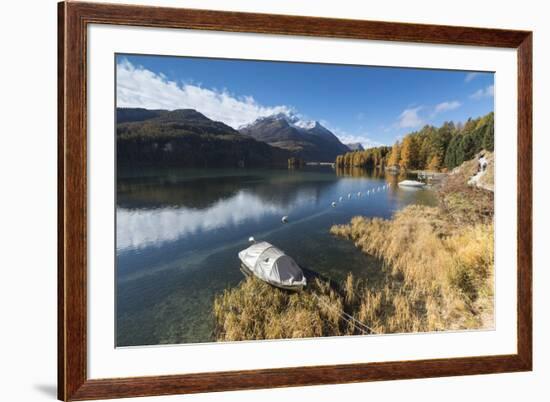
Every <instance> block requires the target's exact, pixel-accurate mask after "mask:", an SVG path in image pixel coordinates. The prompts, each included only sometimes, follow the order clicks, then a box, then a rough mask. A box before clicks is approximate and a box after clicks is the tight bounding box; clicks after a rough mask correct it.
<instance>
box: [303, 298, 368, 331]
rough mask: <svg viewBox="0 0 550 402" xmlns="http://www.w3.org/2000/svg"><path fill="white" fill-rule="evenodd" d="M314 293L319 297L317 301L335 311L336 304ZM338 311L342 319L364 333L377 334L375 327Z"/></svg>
mask: <svg viewBox="0 0 550 402" xmlns="http://www.w3.org/2000/svg"><path fill="white" fill-rule="evenodd" d="M312 295H313V296H314V297H315V298H316V299H317V301H318V302H319V303H321V304H323V305H324V306H325V307H326V308H329V309H332V310H333V311H336V310H334V306H331V305H330V304H328V303H326V302H325V301H324V300H323V299H321V297H320V296H319V295H317V294H315V293H312ZM336 312H337V313H338V314H339V315H340V318H341V319H342V320H344V321H345V322H347V323H348V324H351V325H353V326H354V327H355V328H356V329H358V330H359V331H361V332H362V333H363V335H368V334H376V333H377V332H376V331H375V330H374V329H372V328H371V327H369V326H368V325H366V324H364V323H362V322H361V321H359V320H358V319H356V318H355V317H353V316H351V315H349V314H348V313H346V312H345V311H342V312H340V311H336Z"/></svg>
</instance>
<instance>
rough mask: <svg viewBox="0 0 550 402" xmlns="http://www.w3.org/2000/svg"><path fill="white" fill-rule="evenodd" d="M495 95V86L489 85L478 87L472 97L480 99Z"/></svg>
mask: <svg viewBox="0 0 550 402" xmlns="http://www.w3.org/2000/svg"><path fill="white" fill-rule="evenodd" d="M494 95H495V86H494V85H489V86H488V87H485V88H482V89H478V90H477V91H475V92H474V93H473V94H471V95H470V98H472V99H475V100H479V99H483V98H490V97H493V96H494Z"/></svg>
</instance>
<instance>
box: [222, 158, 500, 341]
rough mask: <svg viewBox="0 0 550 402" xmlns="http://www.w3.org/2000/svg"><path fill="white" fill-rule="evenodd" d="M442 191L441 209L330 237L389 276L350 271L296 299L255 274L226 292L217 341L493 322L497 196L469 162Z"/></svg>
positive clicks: (361, 223) (339, 230)
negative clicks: (474, 181) (478, 183)
mask: <svg viewBox="0 0 550 402" xmlns="http://www.w3.org/2000/svg"><path fill="white" fill-rule="evenodd" d="M462 168H463V169H461V170H457V171H455V172H454V173H453V174H451V175H449V178H448V179H447V180H446V181H445V182H444V183H443V184H442V186H441V188H440V189H439V196H440V204H439V206H437V207H427V206H419V205H411V206H408V207H406V208H405V209H403V210H401V211H399V212H397V213H395V215H394V216H393V217H392V219H389V220H385V219H380V218H365V217H360V216H358V217H354V218H353V219H352V220H351V222H350V223H349V224H345V225H334V226H332V227H331V229H330V232H331V233H332V234H333V235H335V236H339V237H343V238H345V239H349V240H350V241H353V242H354V244H355V246H356V247H358V248H359V249H361V250H362V251H363V252H364V253H367V254H370V255H373V256H376V257H378V258H379V259H380V260H382V261H383V263H384V264H383V265H384V268H382V269H383V280H382V281H376V283H374V282H373V283H372V284H371V283H369V281H368V280H356V279H355V278H354V277H353V275H351V274H349V275H348V276H347V278H346V280H345V281H343V283H342V284H340V286H338V287H337V289H335V288H334V287H332V286H331V285H330V284H328V283H326V282H323V281H321V280H319V279H315V280H313V281H310V285H309V286H308V289H307V290H305V291H303V292H301V293H289V292H286V291H282V290H280V289H276V288H273V287H271V286H269V285H267V284H265V283H263V282H261V281H259V280H256V279H253V278H248V279H247V280H246V281H243V282H242V283H241V284H240V285H239V286H238V287H236V288H233V289H228V290H226V291H225V292H223V294H221V295H218V296H217V297H216V299H215V303H214V319H215V328H216V330H215V331H216V338H217V339H218V340H224V341H237V340H248V339H280V338H303V337H318V336H336V335H354V334H363V333H364V332H363V331H362V330H360V329H359V328H358V327H357V326H356V325H352V324H350V323H349V320H345V319H343V313H347V314H349V315H350V316H352V317H354V318H355V319H357V320H359V321H360V322H362V323H364V324H366V325H368V326H369V327H370V328H372V330H373V331H374V332H376V333H403V332H429V331H443V330H461V329H481V328H490V327H492V326H493V278H494V232H493V230H494V228H493V198H492V193H491V192H490V191H486V190H482V189H479V188H472V187H469V186H467V185H466V184H465V183H466V181H467V178H468V177H469V175H470V170H472V171H473V169H475V166H473V165H472V164H471V163H470V164H469V162H468V163H466V164H465V165H463V166H462Z"/></svg>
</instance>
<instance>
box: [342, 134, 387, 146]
mask: <svg viewBox="0 0 550 402" xmlns="http://www.w3.org/2000/svg"><path fill="white" fill-rule="evenodd" d="M334 134H335V135H336V136H337V137H338V139H339V140H340V141H341V142H342V143H343V144H355V143H360V144H361V145H363V148H365V149H367V148H374V147H380V146H382V145H385V144H383V143H381V142H378V141H375V140H372V139H370V138H369V137H366V136H362V135H353V134H346V133H343V132H334Z"/></svg>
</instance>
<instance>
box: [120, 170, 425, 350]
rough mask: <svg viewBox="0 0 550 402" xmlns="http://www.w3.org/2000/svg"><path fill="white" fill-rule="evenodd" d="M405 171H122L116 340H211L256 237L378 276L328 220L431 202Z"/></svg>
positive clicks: (326, 266)
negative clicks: (219, 310) (217, 313)
mask: <svg viewBox="0 0 550 402" xmlns="http://www.w3.org/2000/svg"><path fill="white" fill-rule="evenodd" d="M399 180H401V178H400V177H398V176H394V175H391V174H387V173H384V172H380V171H370V172H369V171H366V170H363V169H353V168H352V169H337V170H333V169H331V168H330V167H326V168H325V167H320V168H314V169H308V168H306V169H295V170H259V169H257V170H253V169H251V170H245V169H241V170H230V169H225V170H216V169H202V170H193V169H184V170H165V171H161V170H145V171H139V172H119V176H118V178H117V227H116V235H117V257H116V259H117V272H116V278H117V296H116V297H117V345H150V344H158V343H186V342H207V341H210V340H212V333H211V331H212V327H211V325H212V321H211V319H210V317H211V309H212V301H213V298H214V295H215V294H216V293H217V292H220V291H222V290H223V289H225V288H227V287H230V286H235V285H236V284H238V282H239V281H240V280H241V279H242V276H241V274H240V272H239V261H238V258H237V253H238V251H239V250H241V249H242V248H244V247H246V246H247V239H248V237H249V236H254V237H255V238H256V239H258V240H266V241H269V242H271V243H273V244H276V245H277V246H279V247H281V248H282V249H283V250H285V251H286V252H287V253H289V254H290V255H292V256H293V257H294V258H295V259H296V261H297V262H298V263H299V264H301V265H303V266H305V267H308V268H310V269H313V270H315V271H317V272H319V273H321V274H323V275H325V276H327V277H329V278H331V279H334V280H342V279H343V278H345V276H346V275H347V273H348V272H353V273H354V275H356V276H365V277H368V278H369V280H372V279H373V277H375V276H376V275H377V272H379V271H380V267H379V262H378V261H377V260H376V259H374V258H372V257H368V256H366V255H365V254H363V253H361V252H360V251H359V250H357V249H356V248H355V247H354V246H353V244H352V243H351V242H348V241H344V240H342V239H339V238H335V237H333V236H331V235H330V233H329V229H330V227H331V226H332V225H333V224H342V223H347V222H349V220H350V219H351V218H352V217H353V216H356V215H364V216H377V217H382V218H389V217H391V215H392V214H393V213H394V212H395V211H397V210H399V209H401V208H403V207H404V206H406V205H408V204H411V203H416V204H432V203H434V197H433V194H432V192H431V191H429V190H423V189H415V190H413V191H404V190H403V189H400V188H399V187H398V186H397V182H398V181H399ZM388 183H389V184H390V185H389V186H387V184H388ZM348 194H349V195H350V196H349V198H348ZM340 197H342V201H340V200H339V199H340ZM333 202H335V203H336V206H335V207H332V206H331V204H332V203H333ZM283 215H288V217H289V219H288V220H289V222H288V223H287V224H284V223H282V222H281V217H282V216H283Z"/></svg>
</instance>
